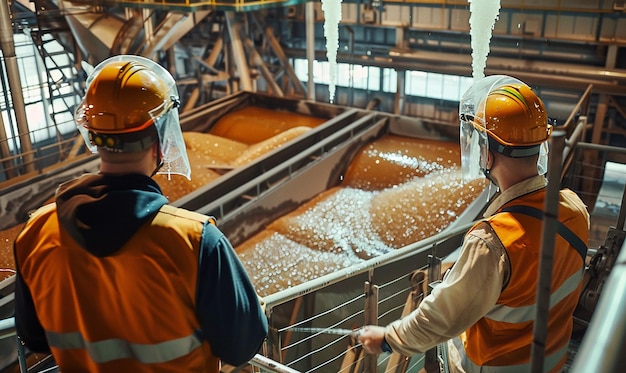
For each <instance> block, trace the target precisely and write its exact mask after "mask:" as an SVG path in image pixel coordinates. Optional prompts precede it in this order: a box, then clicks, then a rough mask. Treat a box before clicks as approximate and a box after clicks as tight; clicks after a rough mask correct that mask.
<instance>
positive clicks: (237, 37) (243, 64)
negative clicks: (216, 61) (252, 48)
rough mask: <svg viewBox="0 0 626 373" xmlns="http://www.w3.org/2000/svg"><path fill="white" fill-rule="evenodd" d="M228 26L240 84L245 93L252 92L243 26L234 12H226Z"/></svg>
mask: <svg viewBox="0 0 626 373" xmlns="http://www.w3.org/2000/svg"><path fill="white" fill-rule="evenodd" d="M225 15H226V17H225V18H226V25H227V26H228V34H229V36H230V49H231V51H232V52H233V58H234V59H235V66H237V70H238V71H239V83H240V85H241V88H242V89H243V90H244V91H249V92H252V91H253V88H252V80H251V79H250V69H249V68H248V61H247V59H246V53H245V51H244V48H243V43H242V41H241V32H240V30H241V24H240V23H239V22H238V21H237V18H236V16H235V13H234V12H225Z"/></svg>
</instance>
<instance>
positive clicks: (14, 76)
mask: <svg viewBox="0 0 626 373" xmlns="http://www.w3.org/2000/svg"><path fill="white" fill-rule="evenodd" d="M11 25H12V23H11V14H10V12H9V2H8V1H0V48H1V49H2V54H3V55H4V61H5V63H6V70H7V76H8V77H9V87H10V89H11V98H12V99H13V111H14V113H15V119H16V121H17V131H18V134H19V138H20V144H21V152H22V153H24V158H23V162H24V167H25V169H26V172H34V171H35V155H34V154H33V152H32V150H33V146H32V143H31V141H30V133H29V129H28V120H27V119H26V107H25V105H24V96H23V94H22V81H21V79H20V72H19V69H18V66H17V57H16V56H15V45H14V44H13V28H12V27H11ZM3 128H4V126H3ZM5 135H6V134H5ZM5 138H6V137H5Z"/></svg>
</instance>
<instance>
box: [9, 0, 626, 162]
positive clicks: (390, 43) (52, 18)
mask: <svg viewBox="0 0 626 373" xmlns="http://www.w3.org/2000/svg"><path fill="white" fill-rule="evenodd" d="M485 3H487V2H485ZM339 4H341V21H340V23H339V25H338V26H337V33H338V44H339V45H338V48H337V56H336V60H337V62H339V63H343V64H349V65H350V66H357V65H358V66H366V67H369V66H373V67H377V68H381V69H390V70H392V71H393V72H394V73H397V79H396V80H397V81H395V82H393V84H394V86H396V87H397V88H395V89H392V90H391V91H389V92H373V91H372V90H369V89H367V88H366V89H358V88H355V87H339V88H338V89H337V95H336V101H335V102H334V103H336V104H339V105H346V106H360V107H365V108H370V107H376V108H378V109H380V110H383V111H387V112H392V113H395V114H407V115H420V116H421V115H424V113H429V114H428V115H431V116H433V117H434V118H437V119H440V120H443V121H449V122H455V121H456V112H455V111H456V106H457V105H458V104H457V102H454V101H446V100H424V99H420V98H417V99H415V98H411V97H410V94H408V93H407V92H405V86H406V85H407V82H406V73H407V72H410V71H423V72H431V73H437V74H443V75H450V76H459V77H471V76H472V63H473V58H474V57H473V54H472V52H473V51H472V48H473V46H472V39H471V34H470V31H471V30H470V25H469V18H470V16H471V14H470V7H469V5H468V2H467V1H460V0H459V1H443V0H431V1H411V2H397V1H369V0H368V1H364V0H363V1H362V0H356V1H355V0H346V1H343V2H339ZM7 6H8V8H6V9H3V10H2V14H0V17H1V19H0V25H1V27H2V42H1V44H0V45H1V46H2V52H3V55H4V57H5V64H4V65H3V67H4V68H5V72H6V81H4V82H3V84H5V85H9V86H11V87H12V88H13V89H11V92H12V95H13V97H12V100H7V102H9V101H12V102H14V103H15V105H14V107H15V122H16V123H15V124H14V125H15V127H17V128H19V129H20V130H19V132H20V134H21V135H20V136H21V138H22V139H23V141H22V143H23V145H22V146H23V149H24V150H25V152H26V153H28V152H29V151H31V148H32V146H31V145H30V144H28V141H27V139H25V137H27V136H24V134H25V133H28V123H27V118H26V114H25V113H23V112H22V113H20V109H19V106H20V105H19V104H20V102H21V101H20V98H19V97H20V96H21V95H20V92H19V86H18V84H17V83H15V81H18V82H19V77H17V76H16V75H17V67H16V66H15V65H14V64H15V60H13V58H12V56H14V54H15V52H14V47H13V46H12V43H13V40H12V35H13V34H14V33H28V34H29V35H30V36H32V38H33V40H34V42H35V43H36V45H37V49H38V52H39V54H40V55H41V57H42V61H43V65H44V66H43V70H44V71H45V72H46V73H47V74H48V79H47V80H48V82H53V83H52V84H49V86H48V89H49V94H48V96H49V99H50V101H51V102H50V107H51V113H50V118H51V121H52V122H53V123H55V125H58V122H64V121H68V119H67V118H69V117H71V115H70V114H71V113H72V111H73V109H74V105H75V103H76V98H75V97H80V95H81V93H82V90H83V87H84V79H85V77H86V76H87V74H88V72H89V71H90V69H91V68H92V67H93V66H95V65H96V64H97V63H98V62H100V61H102V60H104V59H106V58H107V57H109V56H112V55H117V54H136V55H141V56H144V57H148V58H151V59H154V60H157V61H158V62H159V63H161V64H162V65H164V66H166V67H167V68H168V69H169V70H170V72H172V74H173V75H174V76H175V78H176V80H177V84H178V88H179V91H180V92H181V97H182V98H183V105H184V106H183V108H182V109H181V111H183V112H184V111H186V110H191V109H192V108H193V107H197V106H200V105H202V104H205V103H207V102H210V101H212V100H214V99H216V98H219V97H223V96H226V95H228V94H232V93H234V92H237V91H240V90H245V91H261V92H266V93H268V94H271V95H275V96H279V97H283V96H289V97H299V98H303V99H310V100H317V101H323V102H328V101H329V100H330V101H331V102H332V98H329V95H328V92H327V87H326V85H319V84H317V83H315V82H314V80H316V79H322V80H324V79H325V80H326V81H328V77H321V78H320V77H319V76H315V74H316V73H314V71H313V68H312V66H313V63H314V61H326V60H327V58H328V55H327V53H328V49H327V42H328V40H327V37H326V27H327V25H326V24H325V18H326V17H325V14H324V10H323V3H322V2H305V1H300V0H287V1H280V0H276V1H204V0H145V1H144V0H142V1H139V0H124V1H114V0H92V1H88V0H73V1H69V0H30V1H29V0H14V1H10V2H8V3H7ZM623 8H624V7H623V3H620V2H610V1H609V2H607V1H572V2H567V4H564V3H562V2H561V1H543V2H541V1H503V2H502V4H501V5H500V8H499V9H498V12H499V14H498V19H497V22H496V23H495V25H492V26H489V25H484V27H493V33H492V34H493V36H492V37H491V39H490V40H489V41H488V46H489V48H490V50H489V55H488V59H487V63H486V66H485V74H486V75H494V74H506V75H512V76H515V77H517V78H519V79H521V80H523V81H525V82H526V83H528V84H530V85H531V86H533V87H535V88H537V89H538V90H539V92H540V94H541V95H542V97H543V98H544V101H547V102H548V109H549V111H550V112H551V116H552V117H555V118H556V119H555V120H560V121H561V122H563V121H565V120H566V119H567V118H566V116H567V115H568V114H569V112H570V111H571V109H572V107H574V106H575V104H576V101H577V99H578V97H579V96H580V95H581V94H582V93H583V92H585V91H586V90H591V91H592V94H593V95H592V100H593V103H592V105H591V113H589V114H588V115H589V117H590V118H591V119H590V120H591V121H592V122H593V124H594V126H593V133H592V134H591V135H590V136H591V137H592V138H591V139H590V140H591V141H592V142H603V141H604V142H606V143H612V142H616V141H617V142H621V141H622V139H623V137H624V134H625V133H626V48H625V47H624V46H625V45H626V17H624V15H623V14H624V13H623V12H624V9H623ZM51 40H54V41H56V42H58V43H60V45H62V47H63V48H62V50H58V49H52V48H51V47H50V45H51V43H50V41H51ZM58 55H64V57H65V60H64V61H65V62H61V63H60V62H57V58H56V56H58ZM297 59H299V60H306V61H307V62H308V70H309V71H310V73H309V74H308V81H303V79H302V77H300V78H299V77H298V76H297V74H296V72H295V71H294V66H293V64H294V63H293V61H294V60H297ZM68 60H69V61H70V62H69V63H68V62H67V61H68ZM327 73H328V71H327V70H324V72H322V73H321V74H327ZM12 81H13V83H12ZM316 84H317V85H316ZM61 87H65V89H64V90H63V91H61ZM68 87H69V88H70V89H69V90H68ZM4 92H5V95H8V93H7V92H8V90H4ZM72 97H73V98H72ZM7 98H8V97H7ZM9 120H11V118H10V119H9ZM5 137H6V136H5ZM2 152H3V155H4V156H6V155H8V154H10V152H9V150H7V149H3V150H2ZM27 163H28V162H27Z"/></svg>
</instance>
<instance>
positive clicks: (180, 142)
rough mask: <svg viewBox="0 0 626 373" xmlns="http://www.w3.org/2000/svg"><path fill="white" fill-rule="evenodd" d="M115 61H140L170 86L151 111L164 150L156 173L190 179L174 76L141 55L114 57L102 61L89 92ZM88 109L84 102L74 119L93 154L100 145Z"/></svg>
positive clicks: (91, 79) (95, 70) (96, 69)
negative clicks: (94, 139)
mask: <svg viewBox="0 0 626 373" xmlns="http://www.w3.org/2000/svg"><path fill="white" fill-rule="evenodd" d="M116 61H120V62H132V61H134V62H137V63H139V64H141V65H143V66H145V67H147V68H148V69H149V70H151V71H152V72H154V73H155V74H156V75H157V76H158V77H159V78H160V79H161V80H162V81H163V82H165V83H166V84H167V89H168V92H166V94H164V100H163V102H162V104H160V105H157V107H155V108H154V109H152V110H150V112H149V116H150V118H151V121H152V123H154V125H155V127H156V130H157V134H158V137H159V145H160V150H161V158H160V159H161V164H162V166H161V167H160V168H159V169H158V170H157V172H156V173H157V174H165V175H168V179H169V176H170V175H172V174H177V175H182V176H185V177H186V178H187V179H191V167H190V165H189V158H188V157H187V148H186V146H185V141H184V139H183V134H182V130H181V128H180V121H179V118H178V107H179V106H180V100H179V95H178V89H177V88H176V82H175V81H174V79H173V77H172V76H171V74H170V73H169V72H168V71H167V70H166V69H165V68H163V66H161V65H159V64H158V63H156V62H154V61H152V60H150V59H147V58H144V57H140V56H134V55H120V56H114V57H111V58H109V59H107V60H105V61H103V62H101V63H100V64H98V66H96V67H95V69H94V70H93V72H92V73H91V74H90V75H89V77H88V78H87V81H86V87H87V90H88V89H89V86H90V85H91V83H92V82H93V80H94V79H95V78H96V77H97V76H98V74H99V73H100V72H101V71H102V69H103V68H104V67H106V65H108V64H109V63H111V62H116ZM88 109H89V108H88V105H87V104H86V103H85V101H84V100H83V102H81V103H80V105H79V106H78V109H77V110H76V113H75V119H76V123H77V126H78V130H79V131H80V133H81V134H82V136H83V138H84V140H85V144H86V145H87V147H88V148H89V150H90V151H91V152H93V153H96V152H97V146H96V145H95V144H94V143H93V142H92V141H91V139H90V138H89V128H88V123H87V122H86V120H87V119H86V118H87V116H86V115H85V111H86V110H88ZM91 115H98V116H101V117H104V116H111V118H112V119H111V120H115V119H114V118H115V116H114V115H111V114H110V113H95V114H94V113H91Z"/></svg>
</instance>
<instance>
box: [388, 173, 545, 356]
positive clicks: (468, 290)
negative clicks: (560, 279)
mask: <svg viewBox="0 0 626 373" xmlns="http://www.w3.org/2000/svg"><path fill="white" fill-rule="evenodd" d="M546 185H547V180H546V179H545V177H543V176H540V175H538V176H535V177H533V178H530V179H527V180H524V181H522V182H520V183H518V184H516V185H514V186H512V187H511V188H509V189H507V190H505V191H503V192H502V193H501V194H500V195H498V196H497V197H496V198H495V199H494V200H493V201H492V202H491V204H490V205H489V206H488V208H487V209H486V211H485V214H484V216H485V217H489V216H491V215H493V214H494V213H495V212H496V211H497V210H498V209H500V208H501V207H502V206H503V205H504V204H506V203H508V202H509V201H511V200H513V199H515V198H517V197H519V196H522V195H524V194H527V193H531V192H534V191H536V190H539V189H541V188H544V187H545V186H546ZM509 276H510V263H509V259H508V256H507V253H506V250H505V249H504V247H503V246H502V244H501V242H500V240H499V239H498V237H497V236H496V235H495V233H494V232H493V230H492V229H491V227H490V226H489V225H488V224H487V223H481V224H480V225H479V226H478V227H476V228H475V229H474V230H472V231H471V232H470V233H468V234H467V235H466V237H465V239H464V242H463V247H462V249H461V253H460V255H459V258H458V259H457V261H456V262H455V264H454V265H453V266H452V268H451V270H450V272H449V273H448V274H447V275H446V277H445V278H444V279H443V281H442V283H441V284H440V285H438V286H437V287H436V288H435V289H434V290H433V291H432V293H431V294H430V295H428V296H427V297H426V298H424V300H423V301H422V302H421V303H420V305H419V307H418V308H417V309H416V310H415V311H413V312H412V313H411V314H409V315H407V316H406V317H404V318H402V319H400V320H397V321H395V322H393V323H391V324H389V325H388V326H387V327H386V330H385V338H386V340H387V342H388V343H389V345H390V346H391V348H392V349H393V351H394V352H398V353H400V354H402V355H405V356H412V355H414V354H416V353H423V352H425V351H427V350H429V349H431V348H432V347H434V346H436V345H438V344H440V343H444V342H446V341H448V340H449V339H452V338H454V337H457V336H459V335H460V334H461V333H463V332H464V331H465V330H467V329H468V328H469V327H470V326H471V325H473V324H474V323H475V322H477V321H478V320H479V319H480V318H481V317H483V316H484V315H485V314H486V313H487V312H488V311H489V310H490V309H491V308H492V307H493V306H494V305H495V303H496V301H497V300H498V298H499V296H500V293H501V291H502V289H503V288H504V287H505V286H506V284H507V282H508V279H509ZM451 355H452V356H455V354H454V353H452V354H451ZM453 363H454V362H453ZM454 365H457V364H454ZM459 365H460V364H459Z"/></svg>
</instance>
